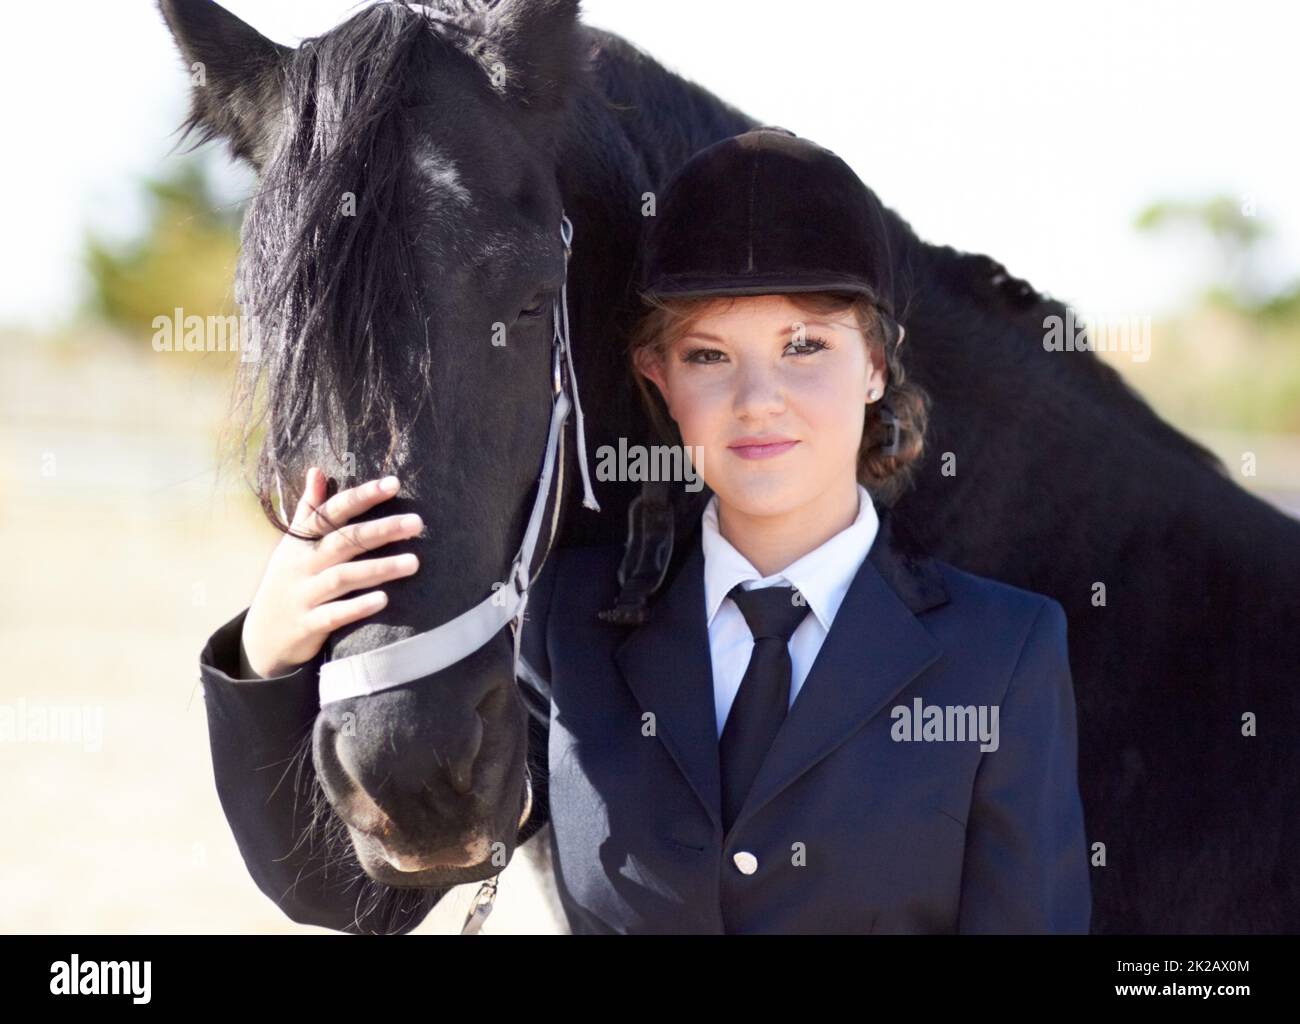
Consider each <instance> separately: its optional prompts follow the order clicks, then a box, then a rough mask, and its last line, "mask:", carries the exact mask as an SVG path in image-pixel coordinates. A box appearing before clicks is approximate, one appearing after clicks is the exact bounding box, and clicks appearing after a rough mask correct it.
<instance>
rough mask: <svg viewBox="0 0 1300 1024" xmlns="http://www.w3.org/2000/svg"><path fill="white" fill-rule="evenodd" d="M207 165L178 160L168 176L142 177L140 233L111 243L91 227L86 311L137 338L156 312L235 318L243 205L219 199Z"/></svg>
mask: <svg viewBox="0 0 1300 1024" xmlns="http://www.w3.org/2000/svg"><path fill="white" fill-rule="evenodd" d="M206 167H207V165H206V164H204V163H202V162H200V161H199V160H196V159H188V160H180V161H178V162H177V163H176V164H175V169H174V170H172V171H171V172H170V173H169V174H167V175H166V176H164V177H160V178H154V179H147V180H145V181H143V182H141V188H142V189H143V190H144V193H145V207H146V218H145V223H144V225H143V227H142V229H141V231H140V232H139V233H138V234H137V235H136V236H135V237H132V238H129V239H126V240H124V241H109V240H107V239H105V238H103V237H101V236H99V235H97V234H95V233H94V232H93V231H87V232H86V236H85V245H84V260H85V264H86V267H87V269H88V271H89V277H90V282H91V288H90V295H89V296H88V301H87V306H88V307H89V312H90V313H91V314H92V315H95V316H97V317H99V318H101V319H102V320H104V321H105V322H107V323H109V324H111V325H113V326H114V327H117V328H119V329H121V330H123V331H125V332H127V333H128V334H130V335H132V336H140V335H141V334H142V333H143V334H144V335H145V336H151V335H152V333H153V327H152V324H153V319H154V317H156V316H167V317H170V316H172V314H173V311H174V310H175V309H176V308H177V307H180V308H181V309H183V310H184V312H185V314H186V315H189V314H197V315H198V316H202V317H207V316H210V315H222V316H225V315H230V314H232V313H236V312H237V311H238V310H237V309H236V306H235V300H234V285H233V282H234V274H235V264H236V261H237V258H238V254H239V222H240V219H241V217H242V207H241V204H227V205H224V206H223V204H222V203H221V202H220V201H219V200H218V199H217V198H216V197H215V195H214V190H213V187H212V183H211V177H210V172H209V171H208V170H207V169H206Z"/></svg>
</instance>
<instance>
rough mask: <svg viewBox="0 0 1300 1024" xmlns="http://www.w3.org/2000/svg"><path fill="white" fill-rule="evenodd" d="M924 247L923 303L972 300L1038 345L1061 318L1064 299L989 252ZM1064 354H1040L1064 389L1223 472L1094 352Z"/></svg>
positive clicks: (1129, 428)
mask: <svg viewBox="0 0 1300 1024" xmlns="http://www.w3.org/2000/svg"><path fill="white" fill-rule="evenodd" d="M923 248H924V249H925V250H926V251H927V256H926V257H925V259H926V264H927V266H926V277H925V287H926V291H927V304H928V305H932V306H933V305H935V304H938V305H940V306H944V305H948V304H951V306H952V307H953V312H954V314H956V313H957V312H958V311H959V310H961V309H962V307H964V311H965V312H966V313H969V311H970V308H971V306H972V305H973V306H974V307H975V308H976V309H978V310H979V311H980V312H981V313H982V314H985V315H986V316H989V317H991V318H994V319H996V320H998V321H1000V322H1001V323H1002V324H1004V325H1005V327H1004V329H1005V333H1006V334H1007V335H1008V336H1009V337H1014V339H1015V343H1017V344H1026V343H1032V344H1033V345H1035V346H1038V345H1041V340H1042V337H1043V331H1044V326H1043V321H1044V320H1045V319H1046V318H1047V317H1050V316H1055V317H1060V318H1062V319H1064V318H1065V317H1066V314H1067V312H1068V306H1067V304H1066V303H1064V302H1062V301H1060V300H1059V299H1056V298H1054V297H1052V296H1050V295H1047V294H1044V293H1042V292H1040V291H1038V290H1037V289H1036V288H1034V286H1033V285H1031V284H1030V283H1029V282H1028V281H1025V280H1022V279H1021V278H1018V277H1015V276H1013V275H1012V274H1011V273H1010V272H1008V270H1007V268H1006V267H1005V266H1003V265H1002V264H1001V263H999V262H998V261H997V260H995V259H993V258H992V257H990V256H985V255H982V254H978V253H967V252H962V251H960V250H957V249H954V248H952V247H951V246H935V245H923ZM1062 355H1063V358H1059V359H1049V360H1039V361H1038V365H1039V366H1040V367H1041V368H1042V369H1044V370H1046V371H1047V372H1049V373H1051V374H1054V375H1056V376H1057V377H1058V379H1059V380H1060V382H1061V388H1062V390H1068V391H1069V392H1071V393H1073V394H1076V395H1078V396H1080V397H1081V398H1083V397H1086V399H1087V400H1088V401H1089V402H1094V403H1096V405H1097V406H1098V407H1099V409H1102V410H1105V412H1106V414H1107V415H1108V416H1113V417H1114V419H1113V422H1114V423H1115V424H1121V423H1122V424H1123V429H1124V430H1125V431H1126V432H1130V433H1131V434H1133V435H1138V434H1140V435H1142V436H1144V437H1146V438H1147V439H1149V440H1150V441H1152V442H1153V443H1155V444H1157V445H1159V446H1161V447H1162V448H1164V449H1165V450H1166V451H1168V452H1171V453H1178V454H1181V455H1183V456H1186V457H1187V458H1188V459H1190V460H1191V461H1192V462H1193V463H1195V464H1197V465H1199V466H1203V467H1204V468H1207V469H1211V470H1213V471H1214V472H1215V473H1216V474H1219V475H1223V476H1226V475H1227V470H1226V469H1225V467H1224V465H1223V463H1222V461H1221V460H1220V459H1219V457H1218V456H1217V455H1215V454H1214V453H1213V452H1212V451H1210V450H1209V449H1208V448H1206V447H1205V446H1204V445H1202V444H1200V443H1199V442H1198V441H1195V440H1193V439H1192V438H1190V437H1188V436H1187V435H1186V434H1183V433H1181V432H1180V431H1178V430H1177V429H1176V428H1174V427H1173V426H1171V425H1170V424H1169V423H1167V422H1165V421H1164V420H1163V419H1161V418H1160V416H1159V415H1157V413H1156V412H1155V410H1154V409H1152V408H1151V406H1150V404H1149V403H1148V402H1147V400H1146V399H1145V398H1143V397H1142V395H1141V394H1139V393H1138V392H1137V391H1136V390H1134V388H1133V387H1132V385H1130V384H1129V382H1128V381H1127V380H1125V379H1124V377H1123V376H1121V374H1120V373H1119V372H1118V371H1117V370H1116V369H1115V368H1114V367H1113V366H1111V365H1109V364H1108V363H1106V362H1104V361H1103V360H1101V359H1099V358H1098V357H1097V354H1096V353H1095V352H1091V351H1077V352H1073V353H1063V354H1062Z"/></svg>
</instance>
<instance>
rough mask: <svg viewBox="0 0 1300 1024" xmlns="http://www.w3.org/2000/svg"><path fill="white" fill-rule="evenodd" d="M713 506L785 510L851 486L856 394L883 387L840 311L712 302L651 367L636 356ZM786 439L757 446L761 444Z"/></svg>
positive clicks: (760, 300) (779, 299) (775, 298)
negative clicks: (818, 312)
mask: <svg viewBox="0 0 1300 1024" xmlns="http://www.w3.org/2000/svg"><path fill="white" fill-rule="evenodd" d="M637 364H638V368H639V369H640V370H641V372H643V373H644V374H645V375H646V376H647V377H648V378H649V379H650V380H652V381H654V383H655V385H656V386H657V387H658V388H659V391H660V393H661V394H662V395H663V396H664V401H665V402H666V403H667V406H668V410H669V412H670V413H671V415H672V417H673V419H674V420H675V421H676V422H677V426H678V429H679V430H680V431H681V435H682V442H683V443H684V444H685V445H687V446H688V449H689V451H690V452H691V454H692V456H693V457H694V456H696V455H697V454H698V453H701V452H702V461H701V462H700V463H698V464H697V465H696V469H697V471H698V472H699V473H700V474H701V475H702V476H703V478H704V481H705V483H707V484H708V485H709V487H710V488H712V490H713V491H714V493H716V494H717V495H718V500H719V501H720V502H722V503H723V504H725V505H729V506H731V507H734V508H735V509H737V510H739V511H740V512H742V513H744V514H746V515H751V516H775V515H781V514H783V513H786V512H789V511H791V510H793V509H796V508H799V507H800V506H803V505H806V504H807V503H808V502H810V501H813V500H816V499H817V498H818V497H820V496H821V495H823V494H826V493H829V492H832V491H833V490H834V489H836V488H840V487H843V486H845V481H846V480H854V481H856V479H857V458H858V447H859V445H860V443H861V440H862V428H863V422H864V416H865V412H866V403H867V400H868V396H867V393H868V391H869V390H870V389H871V388H873V387H874V388H878V389H879V394H883V393H884V389H885V368H884V363H883V359H880V358H879V357H875V356H873V354H872V353H871V352H870V351H869V349H868V344H867V339H866V337H865V336H864V335H863V333H862V331H861V330H860V329H859V328H858V327H857V325H856V322H855V321H854V318H853V314H852V312H851V311H847V310H846V311H845V312H843V313H841V314H831V315H828V316H813V315H812V314H810V313H805V312H804V311H803V310H802V309H800V308H799V307H798V306H796V305H794V303H792V302H791V301H790V300H789V299H788V298H786V297H785V296H784V295H756V296H743V297H738V298H736V299H735V300H734V302H733V301H731V300H730V299H723V300H721V301H720V302H719V303H717V304H715V305H714V306H712V307H710V308H709V310H707V311H706V313H705V315H704V316H702V317H700V319H699V320H698V321H697V322H696V323H695V325H694V326H693V327H692V328H691V330H690V332H689V333H688V334H687V335H685V336H684V337H682V338H680V339H678V341H677V343H676V345H674V346H673V348H672V349H670V350H668V351H667V352H666V353H665V355H664V358H663V359H662V361H660V360H657V359H655V357H654V356H653V355H652V354H650V353H648V352H645V351H642V352H639V353H638V359H637ZM773 441H778V442H791V443H788V444H784V445H777V446H775V447H770V448H767V449H766V450H764V449H763V448H762V447H759V445H761V444H762V443H764V442H773Z"/></svg>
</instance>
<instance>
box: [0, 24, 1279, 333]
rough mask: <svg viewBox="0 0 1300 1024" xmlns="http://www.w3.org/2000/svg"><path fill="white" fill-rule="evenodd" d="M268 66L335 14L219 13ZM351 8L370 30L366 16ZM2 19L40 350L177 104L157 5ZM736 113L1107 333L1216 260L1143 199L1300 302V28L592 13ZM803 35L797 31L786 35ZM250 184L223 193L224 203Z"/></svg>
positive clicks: (14, 227) (0, 91) (22, 299)
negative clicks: (1069, 305)
mask: <svg viewBox="0 0 1300 1024" xmlns="http://www.w3.org/2000/svg"><path fill="white" fill-rule="evenodd" d="M226 6H227V7H228V8H229V9H231V10H232V11H234V12H235V13H236V14H238V15H239V16H240V17H242V18H243V19H244V20H245V21H248V22H249V23H250V24H252V25H254V26H255V27H257V28H258V29H259V30H260V31H262V32H263V33H265V34H266V35H269V36H271V37H272V38H274V39H276V40H277V41H279V42H282V43H295V42H297V41H298V40H299V39H301V38H303V37H305V36H310V35H314V34H318V33H320V32H323V31H325V30H327V29H328V28H329V27H330V26H331V25H333V24H336V23H337V22H338V21H340V20H342V19H343V18H344V17H346V16H347V14H348V12H349V11H350V10H352V9H353V7H352V5H351V4H349V3H346V2H343V0H228V2H227V3H226ZM361 6H364V4H363V5H361ZM56 7H57V21H56V20H55V18H56V15H55V8H52V7H50V6H49V5H46V4H36V3H23V4H15V5H12V6H11V7H10V9H8V10H6V12H5V14H6V32H5V42H4V50H3V54H2V55H0V96H3V97H4V99H3V110H4V124H3V127H4V134H5V137H6V139H7V140H8V141H7V145H6V150H7V152H8V153H9V154H10V155H9V157H8V158H7V160H6V161H5V163H4V164H3V167H0V188H2V190H3V191H0V195H3V196H4V197H5V199H6V206H5V221H6V227H7V228H8V231H7V235H8V244H7V245H5V246H4V247H3V250H2V251H0V261H3V266H2V267H0V270H2V271H3V280H4V281H5V282H6V286H5V288H4V289H3V290H0V323H13V322H24V323H28V324H32V325H35V326H50V325H51V324H53V323H55V322H57V321H59V320H60V319H62V318H64V317H65V316H66V315H67V313H68V312H69V311H70V310H71V308H72V304H73V302H74V299H75V297H76V295H77V294H78V288H79V286H80V278H79V274H80V271H79V269H78V266H77V256H78V252H79V249H80V238H81V233H82V231H83V230H84V227H85V226H86V225H87V224H93V225H95V226H97V227H98V228H100V229H102V230H106V231H117V232H122V231H129V230H130V229H131V227H132V226H133V225H134V224H135V223H136V220H137V218H138V216H139V210H138V208H137V207H136V206H135V200H134V196H135V192H136V188H135V181H136V180H137V179H138V177H139V176H141V175H145V174H151V173H157V172H158V171H159V170H160V169H161V168H162V167H163V166H164V162H165V161H166V160H167V159H168V157H167V155H166V154H167V150H168V148H169V147H170V145H171V138H170V134H169V133H170V132H171V131H172V129H173V128H174V127H175V126H176V125H177V124H178V123H179V122H180V120H181V118H182V116H183V113H184V109H185V88H186V85H185V81H184V78H183V75H182V71H181V68H180V63H179V60H178V58H177V57H176V56H175V53H174V51H173V48H172V44H171V41H170V37H169V36H168V34H167V33H166V30H165V28H164V26H163V24H162V20H161V17H160V16H159V15H158V13H157V11H156V10H155V9H154V5H153V3H152V0H127V2H124V3H123V2H118V3H103V2H101V0H64V2H63V3H60V4H58V5H56ZM583 9H584V11H585V18H586V20H587V21H588V22H589V23H591V24H595V25H600V26H601V27H603V28H608V29H611V30H613V31H615V32H618V33H621V34H622V35H625V36H627V37H628V38H629V39H631V40H632V41H634V42H636V43H637V44H638V45H640V46H641V47H643V48H644V49H646V50H648V51H649V52H650V53H651V54H652V55H654V56H655V57H657V58H658V59H659V60H661V61H662V62H663V63H665V64H666V65H667V66H668V67H670V68H672V69H673V70H676V71H678V72H679V73H682V74H684V75H686V76H687V77H689V78H692V79H694V80H696V81H698V82H699V83H701V84H702V85H704V86H706V87H707V88H709V89H711V90H713V91H714V92H715V93H717V94H718V95H719V96H721V97H722V98H724V99H726V100H727V101H729V102H731V103H733V104H735V105H736V106H738V107H740V108H741V109H742V110H744V111H746V112H747V113H749V114H751V115H752V116H754V117H756V118H759V119H760V120H762V121H764V122H766V123H770V124H779V125H783V126H784V127H787V128H790V129H791V130H793V131H795V132H797V133H799V134H800V135H803V136H806V137H808V138H810V139H813V140H814V141H816V142H818V143H820V144H822V145H824V146H827V147H828V148H830V149H833V150H834V151H835V152H837V153H839V154H840V155H841V156H842V157H844V158H845V159H846V160H847V161H848V162H849V163H850V164H851V165H852V166H853V167H854V169H855V170H856V171H857V172H858V173H859V175H860V176H861V177H862V178H863V180H864V181H865V182H866V183H867V184H868V185H870V186H871V187H872V188H873V189H875V191H876V193H877V194H878V195H879V196H880V197H881V199H882V200H883V201H884V202H885V203H886V205H888V206H890V207H892V208H893V209H895V210H896V211H898V212H899V213H900V214H902V216H903V217H904V218H906V219H907V220H908V221H909V222H910V223H911V224H912V226H913V227H914V228H915V229H916V230H917V231H918V232H919V233H920V234H921V235H922V236H923V237H925V238H927V239H929V240H931V241H935V242H942V243H946V244H950V245H953V246H956V247H958V248H961V249H966V250H970V251H978V252H985V253H988V254H989V255H991V256H994V257H995V258H997V259H998V260H1000V261H1001V262H1003V263H1005V264H1006V266H1007V268H1008V269H1009V270H1010V271H1011V273H1013V274H1015V275H1016V276H1019V277H1024V278H1027V279H1028V280H1029V281H1031V282H1032V283H1033V284H1034V285H1035V286H1036V287H1038V288H1039V289H1040V290H1043V291H1047V292H1051V293H1052V294H1054V295H1057V296H1059V297H1061V298H1064V299H1066V300H1068V301H1071V302H1074V303H1075V304H1076V305H1078V306H1079V307H1080V308H1081V309H1083V310H1085V311H1090V312H1092V313H1096V314H1101V315H1120V314H1128V315H1158V314H1159V313H1160V312H1161V311H1162V310H1164V309H1167V308H1169V307H1170V306H1171V305H1174V304H1176V303H1177V302H1178V301H1179V300H1180V299H1181V298H1182V297H1184V296H1186V295H1187V294H1188V293H1190V292H1191V291H1193V290H1195V289H1196V288H1198V287H1199V286H1200V285H1201V284H1202V283H1203V282H1204V280H1205V277H1206V274H1207V273H1208V272H1209V271H1208V268H1209V266H1210V262H1209V253H1208V252H1204V251H1202V250H1201V249H1200V248H1199V247H1198V246H1196V245H1193V244H1190V240H1189V239H1167V240H1163V241H1159V240H1152V239H1146V238H1142V237H1140V236H1138V235H1137V234H1136V233H1135V232H1134V230H1133V229H1132V227H1131V223H1132V220H1133V217H1134V215H1135V214H1136V212H1137V211H1138V210H1139V209H1141V208H1142V207H1143V206H1144V205H1145V204H1146V203H1147V202H1149V201H1151V200H1152V199H1155V198H1200V197H1202V196H1205V195H1207V194H1210V193H1215V192H1226V193H1228V194H1229V195H1232V196H1236V197H1240V198H1241V200H1242V201H1243V202H1250V203H1252V204H1253V206H1254V208H1255V210H1256V211H1257V212H1258V214H1259V216H1260V217H1261V218H1264V219H1266V220H1268V221H1269V222H1271V223H1272V224H1273V225H1274V226H1275V227H1276V229H1277V238H1276V239H1275V240H1274V242H1273V243H1271V247H1270V249H1269V250H1268V257H1269V258H1268V261H1267V262H1268V266H1269V268H1270V270H1271V273H1272V274H1273V275H1274V276H1275V277H1276V279H1277V281H1279V282H1285V281H1289V280H1292V279H1294V278H1296V277H1298V276H1300V192H1298V190H1297V182H1300V133H1297V132H1296V130H1295V124H1296V115H1295V109H1294V104H1295V101H1296V97H1297V96H1300V61H1297V60H1296V56H1295V40H1296V38H1297V31H1296V30H1297V26H1298V24H1300V18H1298V17H1297V14H1296V13H1295V8H1294V7H1293V6H1292V5H1285V4H1277V3H1275V2H1271V0H1236V2H1233V3H1209V2H1190V0H1180V2H1172V0H1169V2H1135V0H1129V2H1120V0H1088V2H1086V3H1083V2H1080V3H1076V4H1073V5H1069V6H1067V5H1065V4H1063V3H1052V4H1044V3H1031V2H1009V0H990V2H987V3H979V4H975V3H968V2H956V0H953V2H942V0H908V2H906V3H890V4H868V3H862V2H854V0H800V2H799V3H796V4H791V3H790V2H789V0H725V2H724V0H710V2H708V3H701V2H699V0H656V2H655V3H653V4H649V3H633V2H629V0H584V4H583ZM795 15H797V16H798V17H799V18H800V20H799V21H794V20H792V17H793V16H795ZM249 184H250V180H249V178H248V176H247V175H245V174H242V173H239V172H237V171H235V170H233V169H232V170H231V171H230V173H229V174H228V180H227V182H226V185H225V188H226V191H227V193H228V194H229V195H231V196H237V195H239V194H241V190H246V189H247V188H248V187H249Z"/></svg>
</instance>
